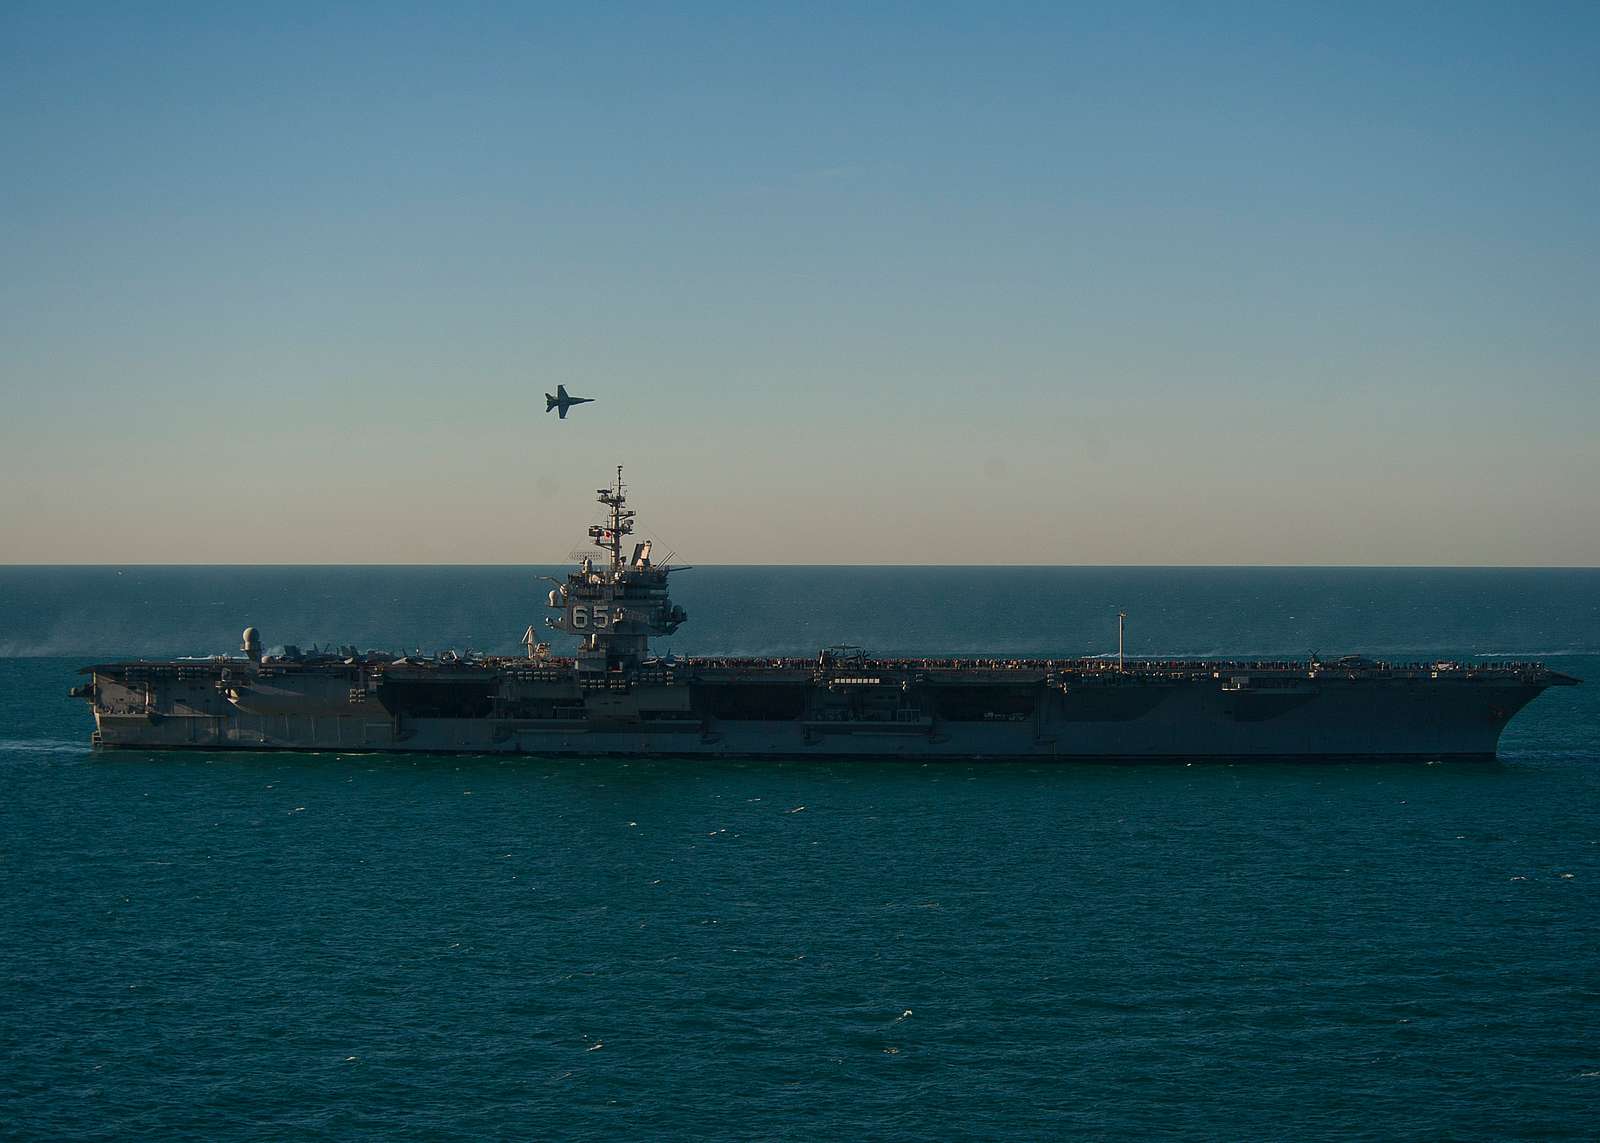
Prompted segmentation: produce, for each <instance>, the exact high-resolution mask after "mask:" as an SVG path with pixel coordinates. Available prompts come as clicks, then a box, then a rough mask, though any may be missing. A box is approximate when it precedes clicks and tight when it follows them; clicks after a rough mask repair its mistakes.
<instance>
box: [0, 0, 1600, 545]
mask: <svg viewBox="0 0 1600 1143" xmlns="http://www.w3.org/2000/svg"><path fill="white" fill-rule="evenodd" d="M1597 32H1600V9H1597V8H1595V7H1594V6H1592V5H1568V6H1562V5H1553V4H1547V5H1526V6H1511V5H1492V6H1491V5H1485V6H1473V5H1465V4H1436V5H1392V4H1391V5H1370V6H1362V5H1343V4H1341V5H1318V6H1309V5H1306V6H1289V5H1265V4H1263V5H1244V6H1229V5H1223V6H1218V7H1216V8H1214V9H1210V10H1203V9H1202V7H1201V6H1195V5H1152V6H1141V5H1125V4H1117V5H1104V6H1095V7H1090V6H1067V5H1055V4H1050V5H1044V4H1040V5H1004V4H1001V5H996V4H982V5H978V4H972V5H930V4H916V5H911V4H907V5H889V4H882V5H869V6H859V7H857V8H854V9H852V8H847V7H829V6H821V5H804V6H800V5H795V6H781V7H780V6H770V5H688V6H684V7H682V8H680V9H676V10H674V9H672V8H670V7H669V6H666V5H643V4H640V5H621V4H616V5H592V6H574V5H561V6H556V5H550V6H536V5H480V6H474V5H450V6H409V7H407V6H399V5H396V6H377V5H342V6H338V7H334V8H330V9H326V10H324V9H318V8H311V7H298V6H294V5H273V6H260V7H259V8H244V7H240V8H237V9H234V10H231V11H230V10H220V9H219V8H218V6H206V5H192V6H183V5H175V4H162V5H154V4H152V5H119V6H106V7H95V6H65V5H49V4H46V5H26V4H9V5H6V6H5V7H4V8H3V9H0V92H3V96H4V98H3V99H0V145H3V154H4V156H5V161H4V164H3V174H0V409H3V410H4V411H3V413H0V561H5V562H58V561H60V562H79V561H82V562H113V563H115V562H242V563H251V562H269V561H270V562H461V563H478V562H542V561H548V560H554V559H560V558H561V557H563V556H564V555H565V554H566V552H567V551H568V550H569V549H571V548H572V547H573V546H574V545H575V543H576V542H577V540H579V539H581V536H582V532H583V526H584V525H585V523H586V522H587V519H588V516H589V512H590V508H591V507H592V505H591V503H590V498H591V496H592V490H593V489H594V488H595V487H597V486H598V485H599V484H600V483H603V482H604V480H605V477H606V475H607V474H608V473H609V471H610V469H611V466H612V465H614V464H615V463H618V462H619V461H620V462H626V463H627V464H628V465H629V472H630V477H631V479H632V480H633V483H634V488H635V495H636V499H637V502H638V506H639V508H640V509H641V513H642V519H643V520H644V521H645V522H646V523H647V524H648V525H650V526H651V527H652V528H653V529H654V530H655V531H657V532H659V533H660V534H661V535H662V537H663V538H664V539H665V540H666V541H668V542H670V543H671V544H672V545H673V546H675V547H677V548H678V549H679V550H680V551H682V552H683V553H685V554H686V555H687V556H690V557H692V558H694V559H696V560H699V561H701V562H707V563H712V562H741V563H763V562H775V563H788V562H820V563H855V562H871V563H974V562H988V561H999V562H1006V563H1112V564H1118V563H1154V564H1178V563H1204V564H1218V563H1282V564H1329V563H1356V564H1547V563H1548V564H1584V565H1594V564H1600V460H1597V457H1596V454H1597V452H1600V449H1596V447H1595V444H1594V438H1595V430H1596V424H1597V415H1600V375H1597V374H1600V370H1597V368H1596V364H1595V363H1596V349H1597V343H1600V334H1597V332H1596V331H1597V330H1600V312H1597V311H1600V289H1597V281H1596V268H1597V265H1600V261H1597V258H1600V220H1597V216H1596V209H1595V208H1596V202H1597V189H1600V178H1597V175H1600V162H1597V156H1600V137H1597V136H1600V69H1596V68H1595V67H1594V66H1593V61H1594V59H1595V58H1596V54H1597V49H1600V36H1597ZM557 383H565V384H567V386H568V387H569V388H570V389H571V390H572V391H573V392H575V393H585V394H590V395H593V396H596V397H598V398H600V400H599V403H597V404H595V405H590V406H585V407H584V408H582V409H580V410H578V411H577V412H576V413H574V414H573V415H572V416H571V418H570V419H569V420H568V421H567V422H565V423H564V424H562V423H558V422H557V421H556V420H555V418H554V417H553V416H548V417H547V416H546V415H545V414H544V412H543V406H544V402H543V399H542V394H543V392H544V391H546V390H551V391H553V390H554V388H555V386H556V384H557Z"/></svg>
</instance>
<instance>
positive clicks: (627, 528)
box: [589, 464, 635, 571]
mask: <svg viewBox="0 0 1600 1143" xmlns="http://www.w3.org/2000/svg"><path fill="white" fill-rule="evenodd" d="M598 491H599V499H600V503H602V504H604V505H605V506H606V508H607V509H608V511H609V515H610V518H609V520H608V521H607V523H606V524H605V525H600V524H595V525H593V526H592V527H590V529H589V537H590V539H592V540H593V541H594V545H595V547H597V548H604V549H605V550H606V551H608V552H610V553H611V570H612V571H616V570H617V569H618V568H620V567H621V566H622V537H624V536H626V535H629V534H631V533H632V532H633V517H634V515H635V514H634V513H633V512H632V511H630V510H629V509H628V507H627V503H628V492H627V488H626V487H625V486H624V485H623V483H622V466H621V465H620V464H619V465H617V483H616V485H615V487H612V488H601V489H599V490H598Z"/></svg>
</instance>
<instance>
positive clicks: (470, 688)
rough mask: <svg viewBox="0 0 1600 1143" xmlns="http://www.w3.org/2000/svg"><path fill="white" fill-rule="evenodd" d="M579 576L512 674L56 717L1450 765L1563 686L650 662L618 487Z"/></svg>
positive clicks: (914, 752)
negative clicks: (568, 650)
mask: <svg viewBox="0 0 1600 1143" xmlns="http://www.w3.org/2000/svg"><path fill="white" fill-rule="evenodd" d="M597 498H598V500H599V502H600V503H601V504H602V505H603V506H604V507H605V509H606V522H605V523H604V524H595V525H592V526H591V527H590V528H589V536H590V539H591V540H592V542H593V544H594V546H595V547H596V548H597V549H598V550H599V551H600V552H601V553H603V557H602V558H601V559H599V560H596V559H595V558H592V557H591V558H585V559H583V560H581V561H580V563H579V565H578V567H577V569H576V570H574V571H572V572H569V573H568V575H567V576H566V579H565V580H564V581H557V580H552V581H551V582H553V583H554V584H555V588H554V590H552V591H550V593H549V595H548V597H547V606H548V608H549V610H550V611H551V612H553V613H554V614H552V615H551V616H550V617H549V618H547V619H546V621H545V622H546V625H547V626H548V627H549V628H550V629H551V630H554V631H557V632H560V633H561V634H563V635H567V636H570V637H573V638H576V639H577V640H578V645H577V648H576V651H575V652H574V653H573V655H572V656H571V657H570V658H555V657H552V656H551V654H550V650H549V646H548V644H545V643H540V642H538V641H537V638H536V636H535V635H534V629H533V627H532V626H530V627H529V628H528V630H527V632H526V633H525V634H524V636H523V642H524V644H525V645H526V646H527V648H528V657H527V658H526V659H506V658H481V657H478V658H472V657H469V658H467V659H463V658H461V657H460V656H458V655H456V654H455V653H453V652H448V653H445V654H442V655H440V656H439V657H438V658H431V657H424V656H421V655H418V656H415V657H411V656H408V657H405V658H398V659H397V658H395V657H394V656H392V655H387V654H382V653H379V652H367V653H365V654H363V653H359V652H357V651H356V649H355V648H353V647H349V648H344V649H341V650H340V651H339V652H338V653H337V654H330V653H328V652H322V653H320V654H319V653H317V652H316V650H315V648H313V652H312V654H310V655H302V654H301V653H300V652H299V651H298V650H297V649H295V648H292V647H285V648H282V649H281V650H279V651H276V652H263V650H262V646H261V638H260V632H259V631H257V630H256V628H254V627H247V628H246V629H245V631H244V635H243V638H242V640H241V643H242V646H241V650H242V651H243V656H242V657H226V656H219V657H214V658H210V659H179V660H172V661H167V662H142V661H141V662H124V663H106V664H102V665H100V666H95V667H87V668H85V669H84V673H86V674H88V675H90V676H91V680H90V682H89V683H88V684H86V685H85V686H82V687H80V688H78V689H77V690H76V691H74V694H75V695H76V696H77V697H79V698H84V699H87V700H88V701H89V703H90V705H91V706H92V708H93V710H94V717H95V726H96V730H95V735H94V741H95V743H96V744H97V745H99V746H102V747H107V748H126V749H134V750H168V749H184V748H193V749H204V750H298V751H340V752H344V751H369V752H383V753H471V754H529V755H547V756H592V755H639V756H663V757H711V758H730V757H762V758H777V757H782V758H1057V759H1066V760H1071V759H1079V760H1085V761H1087V760H1111V759H1129V760H1132V759H1166V760H1190V759H1197V758H1308V759H1309V758H1455V757H1487V756H1492V755H1493V754H1494V752H1495V749H1496V747H1497V746H1498V744H1499V741H1500V732H1501V731H1502V730H1503V729H1504V728H1505V725H1506V723H1507V722H1508V721H1509V720H1510V718H1511V717H1512V715H1514V714H1516V712H1517V711H1519V710H1521V709H1522V708H1523V707H1524V706H1525V705H1527V704H1528V702H1530V701H1531V700H1532V699H1533V698H1534V697H1536V696H1537V695H1538V694H1539V692H1540V691H1542V690H1544V689H1545V688H1546V687H1549V686H1559V685H1566V684H1570V683H1575V682H1576V681H1577V680H1576V679H1571V678H1568V677H1567V676H1565V675H1560V674H1557V673H1555V672H1553V671H1550V670H1547V669H1546V668H1544V667H1543V666H1540V665H1539V664H1536V663H1495V664H1463V663H1431V664H1426V663H1413V664H1406V665H1394V664H1389V663H1379V662H1374V661H1372V660H1370V659H1366V658H1362V657H1360V656H1345V657H1344V658H1341V659H1338V660H1336V661H1334V662H1333V663H1324V662H1321V661H1319V660H1316V659H1312V660H1309V661H1307V662H1283V661H1271V662H1258V661H1249V662H1233V661H1226V662H1224V661H1215V662H1214V661H1161V662H1155V661H1149V660H1133V661H1127V660H1125V659H1124V657H1123V655H1122V648H1121V637H1120V631H1121V628H1120V621H1121V618H1122V617H1121V616H1119V640H1118V655H1117V659H1116V660H1115V661H1114V662H1110V661H1107V660H1103V659H1060V660H1057V659H1046V660H1020V659H896V658H888V659H885V658H876V657H873V656H870V655H868V654H867V653H866V652H864V651H862V650H861V649H860V648H856V647H835V648H830V649H829V650H825V651H822V652H820V653H819V654H818V655H817V657H816V658H815V659H814V660H811V659H686V660H680V659H673V658H671V657H668V658H666V659H657V658H655V657H654V656H652V655H651V654H650V640H651V638H652V637H659V636H664V635H670V634H672V633H673V632H674V631H676V630H677V629H678V627H679V626H680V625H681V624H682V623H683V622H684V621H685V620H686V619H687V618H688V616H687V614H686V613H685V611H684V610H683V608H681V607H679V606H677V605H676V604H674V603H673V602H672V600H671V599H670V598H669V590H668V579H669V577H670V576H671V575H672V574H673V573H674V572H676V571H682V570H686V569H683V568H675V567H674V566H673V565H672V564H671V562H670V559H671V557H670V556H669V557H668V560H667V561H666V562H661V561H656V560H654V559H653V558H652V555H651V551H652V542H651V541H649V540H646V541H644V542H643V543H640V544H636V545H634V547H633V548H632V553H631V555H625V554H624V551H625V549H624V541H625V539H626V538H627V537H628V536H629V535H630V534H631V533H632V532H633V530H634V515H635V514H634V512H633V511H632V510H631V509H629V508H628V507H627V506H626V505H627V499H628V498H627V492H626V488H625V486H624V485H623V482H622V469H621V468H620V467H619V468H618V469H617V478H616V482H615V483H614V484H613V485H611V486H610V487H607V488H602V489H599V490H598V496H597Z"/></svg>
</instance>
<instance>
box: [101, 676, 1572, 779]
mask: <svg viewBox="0 0 1600 1143" xmlns="http://www.w3.org/2000/svg"><path fill="white" fill-rule="evenodd" d="M253 666H254V665H253V664H248V663H239V662H237V661H233V662H229V663H226V664H221V663H219V664H215V665H212V666H210V667H203V666H200V665H179V664H176V663H168V664H157V663H137V664H107V665H103V666H100V667H95V668H90V669H89V672H90V673H91V674H92V675H93V682H92V684H91V685H90V687H89V688H86V689H88V690H89V691H90V694H87V695H85V696H84V697H86V698H90V700H91V702H92V703H93V705H94V713H95V722H96V734H95V742H96V744H97V745H98V746H101V747H104V748H125V749H134V750H162V749H181V748H195V749H205V750H294V751H334V752H382V753H469V754H525V755H537V756H551V757H558V756H595V755H635V756H660V757H721V758H726V757H774V758H778V757H781V758H813V757H821V758H830V757H831V758H996V759H1017V758H1043V759H1049V758H1054V759H1062V760H1082V761H1105V760H1185V761H1187V760H1197V759H1214V758H1226V759H1240V758H1274V759H1284V758H1304V759H1316V758H1455V757H1492V756H1493V755H1494V754H1495V752H1496V749H1497V747H1498V743H1499V739H1500V734H1501V731H1502V730H1503V729H1504V727H1505V725H1506V723H1507V722H1508V721H1509V720H1510V718H1511V717H1512V716H1513V715H1514V714H1515V713H1516V712H1517V711H1518V710H1520V709H1521V708H1522V707H1523V706H1525V705H1527V703H1529V702H1530V701H1532V700H1533V699H1534V698H1535V697H1537V696H1538V694H1539V693H1540V692H1541V691H1542V690H1544V689H1545V687H1547V686H1552V685H1563V684H1566V683H1569V682H1572V681H1575V680H1570V679H1568V678H1567V677H1566V676H1562V675H1558V674H1555V673H1554V672H1549V671H1546V670H1544V669H1543V668H1534V667H1520V668H1492V669H1482V670H1468V669H1453V670H1446V671H1443V672H1441V671H1438V670H1434V669H1422V668H1419V669H1413V670H1407V671H1401V672H1396V671H1386V672H1382V673H1381V674H1379V673H1372V674H1370V675H1369V676H1357V677H1340V678H1328V677H1318V676H1319V674H1320V673H1319V672H1318V671H1317V670H1316V668H1315V667H1314V666H1313V665H1309V664H1308V665H1306V666H1305V667H1304V669H1302V670H1300V671H1298V672H1290V671H1287V670H1281V669H1280V670H1277V671H1275V672H1271V673H1267V672H1259V671H1258V672H1256V673H1255V674H1253V675H1250V676H1241V675H1238V674H1236V673H1233V672H1236V671H1237V670H1238V669H1240V668H1239V667H1238V665H1230V664H1209V663H1207V664H1190V665H1187V667H1186V669H1184V670H1181V671H1179V670H1168V671H1165V672H1143V673H1140V674H1137V675H1127V674H1111V673H1109V672H1104V671H1097V670H1093V669H1089V670H1086V671H1085V672H1082V673H1079V672H1075V671H1073V670H1071V669H1061V668H1058V667H1055V666H1051V667H1049V668H1045V669H1037V668H1034V669H1030V668H1026V667H1016V668H1010V669H1002V670H982V669H979V668H970V667H956V668H946V669H943V670H941V671H938V672H930V671H927V670H919V669H916V668H915V667H911V666H895V665H887V664H869V665H866V666H862V665H860V664H857V665H854V666H853V667H851V668H850V669H851V670H853V671H857V672H859V671H862V670H871V671H873V672H874V674H873V675H871V676H869V677H862V676H860V675H856V676H854V677H852V678H848V679H846V680H844V681H841V680H840V679H837V678H830V677H829V676H828V674H827V673H825V672H823V673H818V672H816V671H812V672H811V673H810V674H807V673H805V672H804V671H802V670H800V669H799V668H783V667H771V668H762V669H743V670H730V669H727V668H718V669H708V670H706V671H704V672H697V671H696V670H695V669H694V668H693V666H692V665H686V666H680V667H678V668H676V669H675V670H674V672H673V674H674V676H675V677H673V678H671V679H670V680H667V679H665V678H662V677H660V676H659V675H658V676H657V677H656V678H654V679H653V680H650V681H648V682H645V683H640V684H635V683H633V682H623V681H622V680H615V679H612V680H595V683H596V685H593V686H583V685H580V684H579V683H578V682H577V681H575V680H573V679H572V678H571V676H570V675H565V676H564V672H562V671H561V670H560V669H559V668H557V669H554V670H548V669H547V671H545V672H539V673H534V672H528V671H526V670H518V669H517V668H516V667H514V666H510V665H504V666H500V665H488V664H486V665H482V666H476V667H473V668H470V669H468V668H456V669H454V670H449V669H442V668H441V669H437V670H433V671H426V670H423V669H419V668H411V669H409V670H407V671H404V672H402V671H399V670H396V669H395V668H392V667H385V666H384V665H382V664H378V665H370V666H367V665H358V664H337V665H327V666H318V665H308V666H305V667H302V668H299V669H297V670H293V671H283V670H280V671H279V672H276V673H275V674H274V676H273V677H271V678H270V679H267V680H254V679H252V680H251V681H249V682H244V681H242V679H241V676H242V677H243V678H244V679H249V678H250V676H251V674H252V668H253ZM1208 668H1209V669H1208ZM257 670H258V668H257ZM540 673H542V674H546V675H547V676H548V675H554V676H555V677H545V678H530V677H529V676H530V674H540ZM1441 674H1442V675H1443V676H1444V677H1443V678H1441V677H1438V676H1440V675H1441ZM391 675H394V676H398V677H397V678H393V679H391V678H389V677H388V676H391ZM1007 675H1016V676H1022V677H1017V678H1013V679H1008V678H1006V677H1005V676H1007ZM563 676H564V677H563ZM930 676H932V677H930ZM335 699H337V700H338V701H335Z"/></svg>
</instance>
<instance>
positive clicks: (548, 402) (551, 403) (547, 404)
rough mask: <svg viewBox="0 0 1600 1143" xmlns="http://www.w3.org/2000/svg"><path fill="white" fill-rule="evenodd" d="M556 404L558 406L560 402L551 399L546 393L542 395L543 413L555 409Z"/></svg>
mask: <svg viewBox="0 0 1600 1143" xmlns="http://www.w3.org/2000/svg"><path fill="white" fill-rule="evenodd" d="M558 404H560V402H559V401H557V400H556V399H555V398H554V397H552V396H551V395H550V394H549V393H546V394H545V395H544V411H545V412H547V413H548V412H549V411H550V410H551V409H553V408H555V407H556V406H557V405H558Z"/></svg>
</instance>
